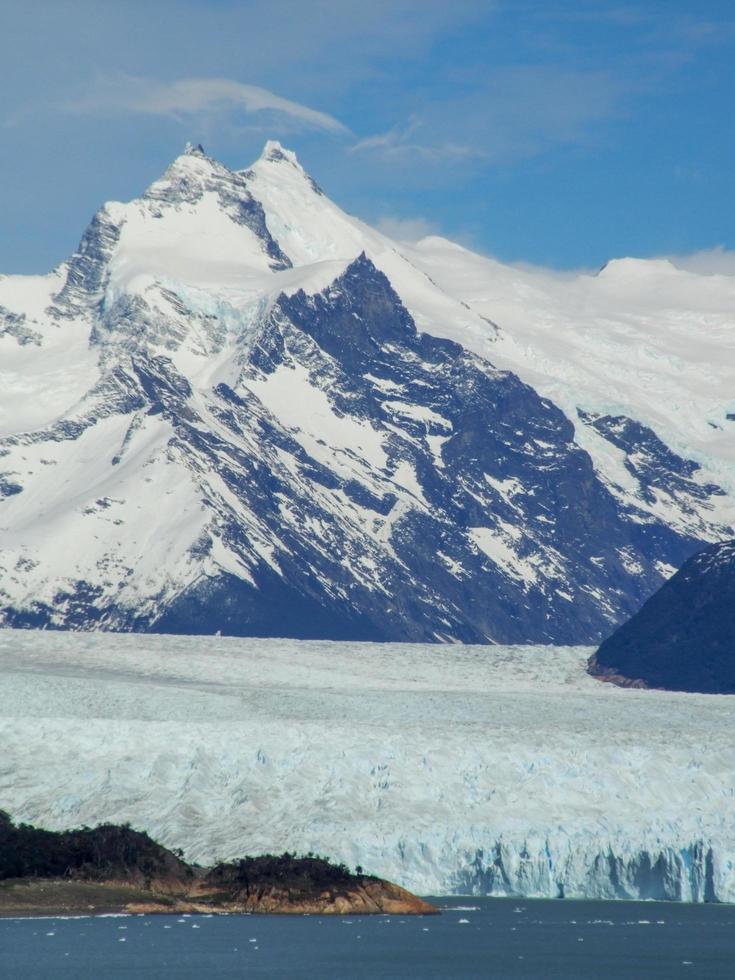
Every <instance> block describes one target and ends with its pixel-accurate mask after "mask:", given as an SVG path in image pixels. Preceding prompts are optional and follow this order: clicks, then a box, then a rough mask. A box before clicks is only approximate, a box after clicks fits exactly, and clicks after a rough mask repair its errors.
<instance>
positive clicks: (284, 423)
mask: <svg viewBox="0 0 735 980" xmlns="http://www.w3.org/2000/svg"><path fill="white" fill-rule="evenodd" d="M659 266H660V263H630V262H628V263H625V262H624V263H611V264H610V265H609V266H608V267H607V268H606V269H605V270H603V271H602V272H601V273H600V274H599V275H598V276H582V277H578V279H577V280H574V281H573V282H570V283H569V284H567V286H566V287H565V286H564V285H563V284H560V283H559V282H557V281H556V280H552V279H550V278H549V277H546V276H544V275H543V274H539V273H533V272H519V271H518V270H515V269H510V268H508V267H503V266H500V265H499V264H498V263H494V262H492V261H491V260H488V259H483V258H481V257H479V256H475V255H473V254H472V253H469V252H467V251H466V250H464V249H462V248H460V247H459V246H455V245H452V244H451V243H448V242H445V241H443V240H441V239H433V238H432V239H427V240H425V241H424V242H422V243H419V244H418V245H414V246H410V245H404V244H399V243H396V242H393V241H391V240H390V239H388V238H387V237H385V236H384V235H382V234H380V233H378V232H376V231H374V230H373V229H371V228H369V227H367V226H366V225H364V224H363V223H361V222H360V221H358V220H356V219H355V218H352V217H350V216H349V215H347V214H345V213H344V212H343V211H342V210H340V209H339V208H338V207H337V206H336V205H335V204H334V203H332V202H331V201H330V200H329V199H328V198H327V197H326V196H325V195H324V193H323V192H322V191H321V189H320V188H319V187H318V185H317V184H316V183H315V182H314V181H313V180H312V178H311V177H309V176H308V175H307V174H306V173H305V172H304V171H303V169H302V168H301V166H300V165H299V163H298V161H297V160H296V157H295V156H294V154H293V153H291V152H290V151H287V150H284V149H283V148H282V147H280V146H279V145H278V144H276V143H268V144H267V145H266V148H265V151H264V153H263V155H262V157H261V158H260V159H259V160H258V162H257V163H256V164H254V166H253V167H251V168H250V169H248V170H244V171H231V170H229V169H228V168H226V167H224V166H223V165H222V164H220V163H218V162H216V161H214V160H212V159H210V158H209V157H207V156H206V155H205V153H204V151H203V150H202V149H201V147H189V148H187V151H186V153H184V154H183V155H182V156H180V157H178V158H177V159H176V160H175V161H174V162H173V164H172V165H171V166H170V167H169V169H168V170H167V171H166V173H165V174H164V175H163V177H162V178H161V179H160V180H157V181H156V182H155V183H153V184H152V185H151V186H150V187H149V188H148V190H147V191H146V192H145V193H144V195H143V196H142V197H141V198H140V199H138V200H135V201H132V202H130V203H129V204H119V203H110V204H107V205H105V206H104V207H103V208H101V210H100V211H99V212H98V213H97V215H96V216H95V217H94V219H93V220H92V223H91V224H90V226H89V228H88V229H87V231H86V232H85V234H84V236H83V238H82V241H81V243H80V246H79V248H78V250H77V251H76V252H75V253H74V255H73V256H72V257H71V258H70V259H69V260H68V261H67V262H65V263H63V264H62V265H61V266H60V267H59V268H58V269H56V270H55V271H54V272H53V273H51V274H50V275H48V276H26V277H19V276H11V277H4V278H1V279H0V608H1V611H0V622H2V623H4V624H6V625H20V626H52V627H60V628H71V629H94V628H102V629H122V630H129V629H135V630H155V631H158V632H190V633H194V632H216V631H222V632H223V633H232V634H243V635H288V636H295V637H310V636H311V637H349V638H365V639H392V640H450V639H451V640H463V641H480V642H482V641H495V642H503V643H510V642H512V643H517V642H557V643H565V642H591V641H595V640H597V639H599V638H600V637H601V636H603V635H605V634H607V633H608V632H610V630H611V628H612V626H613V625H614V624H616V623H618V622H619V621H621V620H623V619H624V618H626V617H627V616H628V615H630V614H631V613H632V612H634V611H635V610H636V609H637V608H638V607H639V606H640V604H641V602H642V601H643V600H644V599H645V598H646V597H647V596H648V595H649V594H651V593H652V592H653V591H654V590H655V588H656V587H657V586H658V585H659V584H660V583H661V582H662V581H663V580H664V578H666V577H667V576H668V575H669V574H671V572H672V571H673V570H674V569H675V568H676V567H678V566H679V565H680V564H681V563H682V562H683V561H684V560H685V559H686V558H687V557H688V556H689V555H691V554H692V553H694V552H695V551H696V550H698V548H700V547H701V544H702V543H703V542H710V541H717V540H720V539H722V538H724V537H726V536H728V535H730V534H731V533H732V520H733V493H734V492H735V481H734V480H733V478H732V462H733V458H735V452H734V451H733V445H734V443H733V430H735V424H733V422H732V421H731V420H730V419H729V418H728V416H729V415H731V414H732V413H733V410H735V405H734V404H733V403H732V402H730V401H728V399H729V398H730V397H731V395H730V392H729V390H728V388H727V373H728V368H727V365H728V364H732V363H733V362H734V359H735V358H734V355H735V350H734V349H733V345H734V344H735V341H734V340H733V331H732V329H730V330H729V331H728V330H727V329H726V327H728V326H729V327H730V328H731V326H732V313H731V310H732V308H733V305H732V304H733V300H734V299H735V285H734V284H733V283H735V280H732V281H728V280H717V279H715V278H714V277H695V276H692V275H690V274H688V273H680V272H678V271H677V270H675V269H673V267H671V268H670V269H669V268H666V269H665V270H663V271H662V270H661V269H660V268H659ZM662 284H663V285H662ZM565 302H568V310H569V313H568V315H566V314H565V313H564V310H565V305H564V304H565ZM656 304H658V305H656ZM687 304H688V306H687ZM692 304H694V307H693V308H692ZM524 310H525V311H526V314H525V319H524V313H523V311H524ZM685 340H686V341H687V342H686V343H685V342H684V341H685ZM655 365H658V366H659V367H660V368H661V371H660V373H658V372H654V367H655ZM707 372H708V380H707V382H706V384H705V382H704V380H703V377H704V374H705V373H707ZM666 385H668V388H667V387H665V386H666Z"/></svg>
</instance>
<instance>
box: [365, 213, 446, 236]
mask: <svg viewBox="0 0 735 980" xmlns="http://www.w3.org/2000/svg"><path fill="white" fill-rule="evenodd" d="M376 227H377V229H378V231H382V233H383V234H384V235H387V236H388V237H389V238H393V239H395V240H396V241H398V242H418V241H419V240H420V239H422V238H426V237H427V235H437V234H438V233H439V229H438V228H437V226H436V225H435V224H432V222H431V221H427V220H426V218H418V217H417V218H395V217H390V216H389V215H382V216H381V217H380V218H378V220H377V222H376Z"/></svg>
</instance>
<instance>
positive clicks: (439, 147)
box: [349, 117, 484, 162]
mask: <svg viewBox="0 0 735 980" xmlns="http://www.w3.org/2000/svg"><path fill="white" fill-rule="evenodd" d="M422 126H423V124H422V123H421V122H420V121H419V120H418V119H416V118H415V117H414V118H412V119H411V120H410V121H409V122H408V124H407V125H405V126H394V127H393V128H392V129H389V130H387V132H385V133H378V134H376V135H375V136H368V137H366V138H365V139H362V140H359V142H357V143H355V144H354V145H353V146H351V147H350V150H349V152H350V153H365V152H374V153H378V154H379V155H380V156H382V157H387V158H390V157H399V156H400V157H419V158H423V159H426V160H430V161H433V162H439V161H441V160H451V159H462V158H464V159H467V158H470V157H480V156H484V153H483V151H482V150H480V149H479V148H477V147H472V146H468V145H466V144H464V143H461V142H459V141H457V142H454V141H452V140H436V141H434V142H431V137H430V136H428V134H427V135H426V137H425V138H423V139H422V137H421V133H420V130H421V128H422ZM417 132H418V135H416V134H417Z"/></svg>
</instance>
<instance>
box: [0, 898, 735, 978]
mask: <svg viewBox="0 0 735 980" xmlns="http://www.w3.org/2000/svg"><path fill="white" fill-rule="evenodd" d="M436 901H437V902H438V904H439V905H440V906H441V907H442V908H443V914H442V915H440V916H427V917H408V916H406V917H401V916H375V917H372V916H369V917H365V916H354V917H350V916H344V917H326V916H254V915H253V916H224V917H210V916H203V915H192V916H168V915H167V916H124V917H121V916H116V917H98V918H66V919H64V918H48V919H0V978H2V980H46V978H54V980H101V978H104V980H122V978H131V980H132V978H135V980H162V978H169V977H170V978H176V980H220V978H230V977H247V978H261V977H262V978H284V980H298V978H312V977H313V978H320V980H342V978H350V980H352V978H354V980H360V978H363V977H364V978H367V977H370V978H382V980H392V978H395V980H399V978H400V980H403V978H412V980H424V978H426V980H440V978H441V980H478V978H483V977H488V978H494V980H521V978H523V980H531V978H532V980H556V978H559V980H562V978H563V980H637V978H641V980H643V978H645V980H672V978H676V977H690V978H692V980H694V978H696V980H719V978H722V980H725V978H727V980H732V977H733V976H735V906H733V905H684V904H667V903H654V902H590V901H585V902H581V901H579V902H578V901H570V900H565V901H547V900H533V901H529V900H526V901H515V900H512V899H467V900H460V899H457V898H456V897H455V898H449V899H446V898H445V899H439V900H436Z"/></svg>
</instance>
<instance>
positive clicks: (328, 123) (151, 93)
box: [61, 75, 349, 134]
mask: <svg viewBox="0 0 735 980" xmlns="http://www.w3.org/2000/svg"><path fill="white" fill-rule="evenodd" d="M61 108H63V109H64V110H66V111H67V112H75V113H81V114H85V113H99V112H129V113H138V114H144V115H151V116H163V117H168V118H173V119H182V120H184V119H190V118H192V117H202V116H205V115H207V114H211V113H217V114H224V115H231V114H232V115H237V114H241V113H268V114H269V115H273V114H275V115H277V116H280V117H285V118H287V119H289V120H292V121H295V122H297V123H298V124H300V125H301V126H303V127H306V128H309V129H315V130H321V131H325V132H331V133H342V134H345V133H348V132H349V130H348V129H347V127H346V126H345V125H343V124H342V123H341V122H340V121H339V120H338V119H335V117H334V116H330V115H329V114H328V113H326V112H320V111H319V110H318V109H312V108H310V107H309V106H306V105H302V104H301V103H300V102H293V101H292V100H291V99H285V98H283V97H282V96H280V95H276V94H275V93H274V92H270V91H269V90H268V89H265V88H260V87H259V86H257V85H246V84H244V83H243V82H238V81H234V80H233V79H229V78H180V79H178V80H176V81H173V82H161V81H157V80H155V79H151V78H140V77H135V76H129V75H123V76H116V77H114V78H102V79H99V80H98V81H97V83H96V84H95V85H94V86H93V87H92V91H91V92H90V93H89V94H86V95H84V96H80V97H79V98H76V99H69V100H67V101H65V102H63V103H62V105H61Z"/></svg>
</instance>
